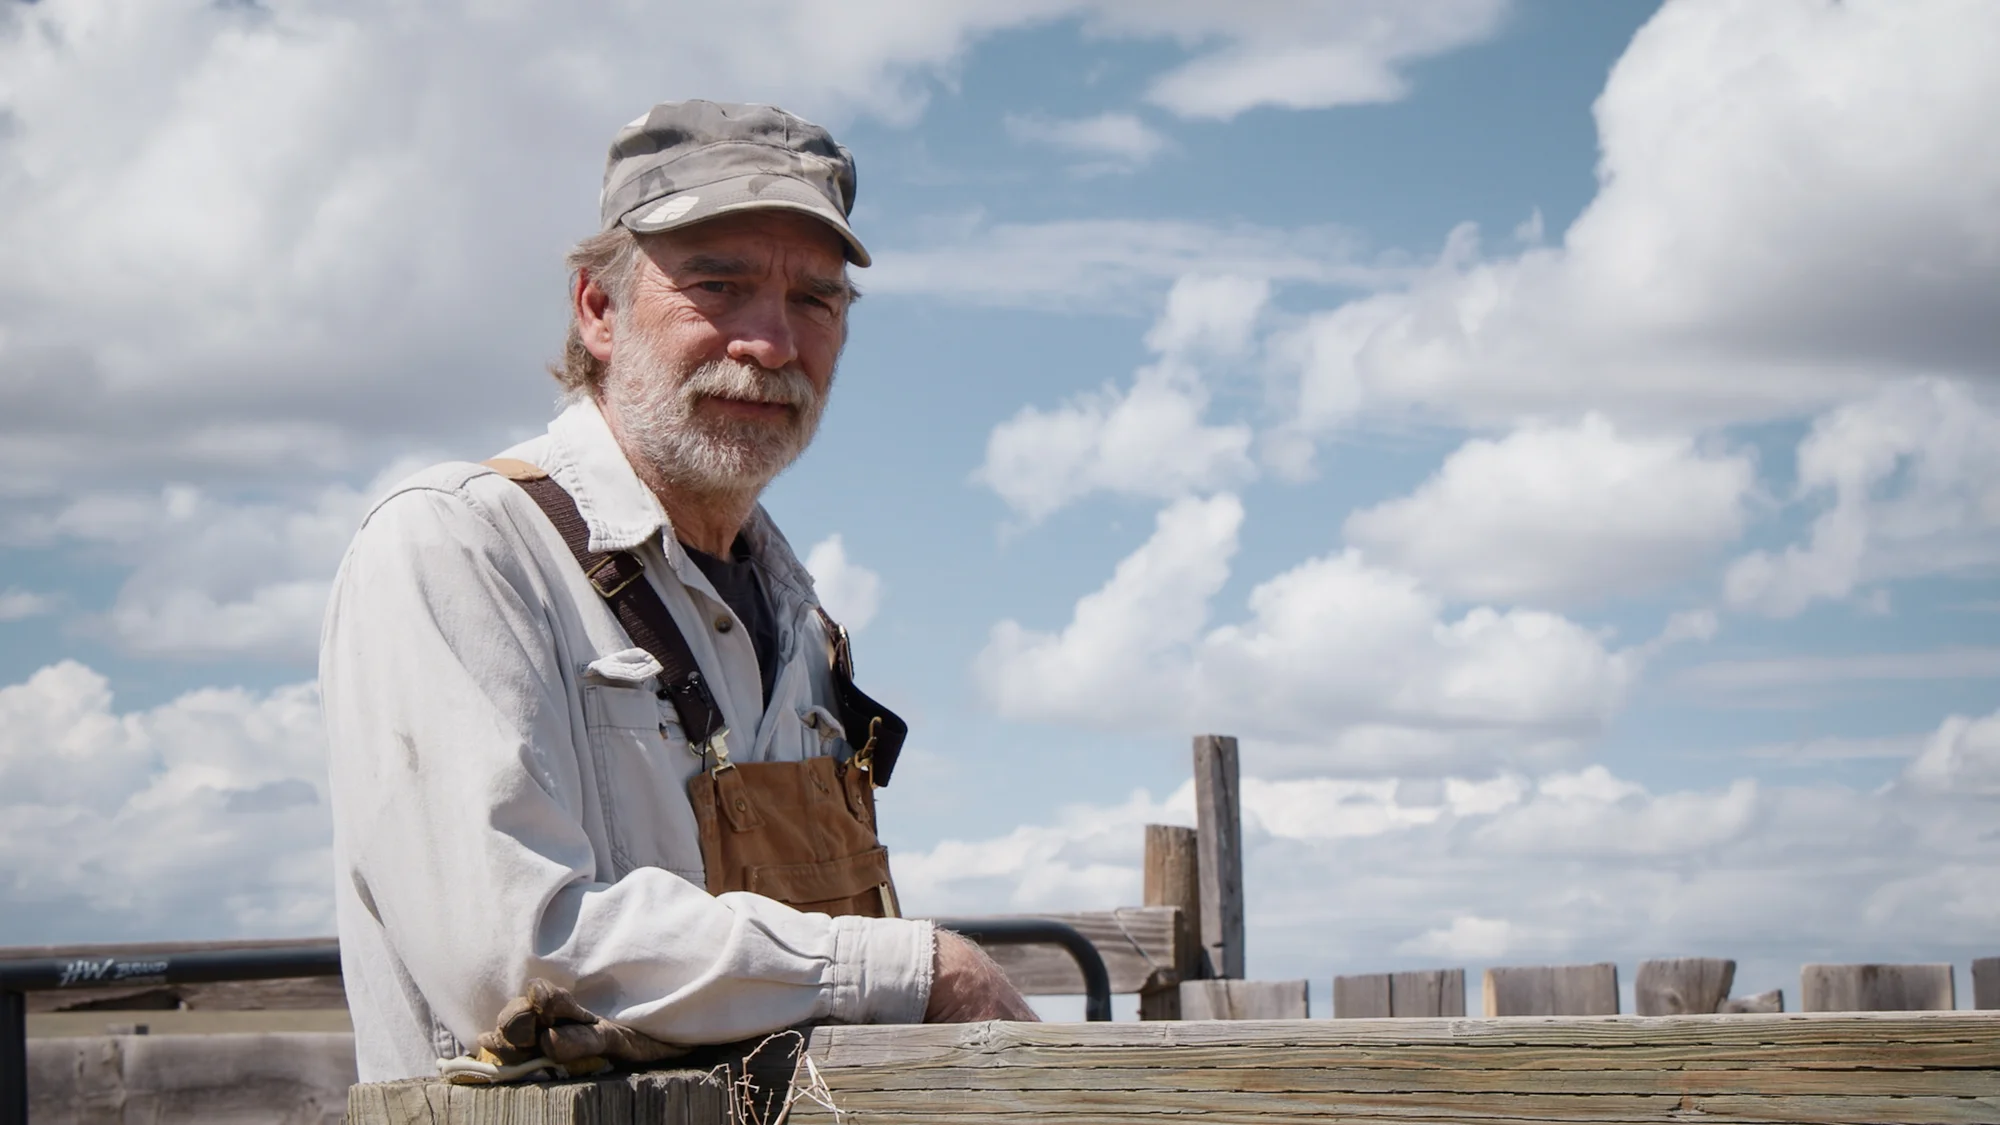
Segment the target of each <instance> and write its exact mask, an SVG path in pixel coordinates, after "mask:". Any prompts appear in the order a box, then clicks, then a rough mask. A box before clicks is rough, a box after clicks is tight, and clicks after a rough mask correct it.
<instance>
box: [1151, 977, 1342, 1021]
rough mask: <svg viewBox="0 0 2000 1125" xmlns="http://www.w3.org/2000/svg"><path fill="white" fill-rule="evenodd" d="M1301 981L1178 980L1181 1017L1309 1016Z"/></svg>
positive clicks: (1302, 1017)
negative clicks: (1179, 982) (1179, 981)
mask: <svg viewBox="0 0 2000 1125" xmlns="http://www.w3.org/2000/svg"><path fill="white" fill-rule="evenodd" d="M1308 991H1309V986H1308V985H1307V982H1305V981H1302V980H1190V981H1183V982H1181V1018H1183V1019H1190V1020H1302V1019H1306V1018H1308V1017H1310V1016H1311V1014H1312V1012H1311V1009H1310V1008H1309V1007H1308V999H1307V993H1308Z"/></svg>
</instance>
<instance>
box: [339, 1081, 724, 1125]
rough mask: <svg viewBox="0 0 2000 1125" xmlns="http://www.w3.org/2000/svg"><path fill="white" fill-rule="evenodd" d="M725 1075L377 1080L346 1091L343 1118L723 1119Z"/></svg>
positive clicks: (517, 1124) (670, 1123)
mask: <svg viewBox="0 0 2000 1125" xmlns="http://www.w3.org/2000/svg"><path fill="white" fill-rule="evenodd" d="M729 1120H730V1117H729V1096H728V1090H727V1089H726V1088H725V1086H724V1084H723V1082H722V1081H721V1080H720V1079H718V1078H716V1077H714V1076H712V1075H711V1074H709V1073H707V1072H703V1071H692V1070H678V1071H647V1072H644V1073H640V1074H621V1075H614V1076H612V1077H609V1078H601V1079H579V1080H576V1081H569V1082H524V1083H520V1084H517V1085H511V1086H453V1085H451V1084H449V1083H446V1082H439V1081H437V1080H435V1079H413V1080H410V1081H407V1082H379V1083H371V1084H369V1085H366V1086H355V1087H353V1088H352V1089H350V1090H349V1091H348V1092H347V1121H346V1125H586V1123H587V1125H639V1123H640V1122H645V1123H646V1125H728V1122H729Z"/></svg>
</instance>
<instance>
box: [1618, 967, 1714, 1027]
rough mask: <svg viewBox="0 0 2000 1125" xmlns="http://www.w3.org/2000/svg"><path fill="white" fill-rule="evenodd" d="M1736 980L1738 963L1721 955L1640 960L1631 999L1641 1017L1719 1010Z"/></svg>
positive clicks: (1682, 1014) (1681, 1014)
mask: <svg viewBox="0 0 2000 1125" xmlns="http://www.w3.org/2000/svg"><path fill="white" fill-rule="evenodd" d="M1735 983H1736V962H1734V961H1729V960H1725V959H1723V958H1720V957H1670V958H1664V959H1661V960H1658V961H1641V962H1639V975H1638V977H1636V978H1635V979H1634V980H1633V982H1632V998H1633V1003H1634V1006H1635V1007H1636V1008H1637V1009H1638V1011H1639V1014H1640V1015H1642V1016H1684V1015H1689V1014H1692V1013H1705V1012H1719V1011H1721V1010H1722V1002H1723V1001H1725V1000H1727V999H1729V990H1730V988H1731V987H1732V986H1734V985H1735Z"/></svg>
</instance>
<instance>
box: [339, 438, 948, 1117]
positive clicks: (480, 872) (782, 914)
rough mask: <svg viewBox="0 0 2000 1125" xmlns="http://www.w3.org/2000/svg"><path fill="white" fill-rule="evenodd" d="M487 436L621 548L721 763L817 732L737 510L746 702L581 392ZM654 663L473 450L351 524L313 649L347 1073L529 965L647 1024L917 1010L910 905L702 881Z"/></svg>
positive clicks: (739, 665)
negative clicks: (671, 644) (774, 668)
mask: <svg viewBox="0 0 2000 1125" xmlns="http://www.w3.org/2000/svg"><path fill="white" fill-rule="evenodd" d="M504 456H507V457H513V458H518V459H520V460H523V461H528V462H531V463H533V464H536V465H539V466H541V467H542V468H544V469H546V470H547V471H548V473H549V475H550V476H552V477H554V478H555V480H556V481H557V483H559V484H561V485H562V486H563V487H564V488H565V489H567V490H568V491H569V494H570V495H571V496H573V497H575V499H576V503H577V508H578V509H579V510H580V511H581V512H582V514H583V518H584V520H585V521H586V522H587V523H588V525H589V527H590V547H591V549H592V550H593V551H613V550H630V551H632V552H634V553H636V554H637V555H638V556H639V557H640V558H641V559H642V560H643V561H644V563H645V568H646V569H645V573H646V578H647V580H648V581H650V582H652V583H653V586H654V588H655V589H657V590H658V591H659V593H660V597H661V599H662V600H663V601H664V602H665V603H666V605H667V608H668V609H669V610H671V611H672V613H673V617H674V621H675V622H676V623H677V624H678V625H679V626H680V628H681V631H682V633H684V634H685V635H686V637H687V640H688V644H689V646H690V647H691V648H692V649H693V650H694V655H695V659H696V661H697V663H698V664H699V665H700V667H701V671H702V674H703V676H704V678H706V679H707V680H708V682H709V686H710V688H711V690H712V691H713V692H714V694H715V697H716V702H717V703H718V705H719V706H720V707H721V709H722V713H723V718H724V721H725V722H726V724H727V726H728V729H729V732H730V733H729V737H728V747H729V753H730V756H731V758H732V759H733V760H735V761H738V762H763V761H794V760H798V759H800V758H804V757H807V756H810V755H816V754H825V753H829V752H832V751H833V750H834V749H835V748H836V740H837V739H839V738H840V737H841V733H840V729H839V726H838V724H837V722H835V721H834V718H833V715H832V713H831V712H830V710H829V709H828V707H829V704H828V701H829V700H830V699H831V692H830V683H829V676H828V654H829V652H830V648H829V645H828V642H827V638H826V635H825V631H824V629H823V628H822V627H821V625H820V624H819V620H818V617H817V615H816V614H815V612H814V607H815V606H816V604H817V602H816V599H815V598H814V595H813V589H812V579H811V577H810V576H809V575H808V574H807V573H806V570H805V568H804V567H803V566H801V565H800V564H799V561H798V559H797V557H796V556H794V555H793V553H792V550H791V547H790V545H789V544H787V543H786V542H785V539H784V537H783V536H782V535H780V534H779V533H778V530H777V528H776V527H774V526H773V525H772V524H771V521H770V518H769V517H768V516H767V515H766V514H765V513H764V511H763V509H762V508H759V509H758V510H757V512H756V513H755V514H754V515H753V516H752V517H751V519H750V521H749V523H748V524H747V525H746V526H745V527H744V536H745V538H746V539H747V540H748V542H749V545H750V548H751V551H752V552H753V554H754V557H755V558H756V560H757V562H758V564H759V567H760V569H761V570H762V572H763V573H764V575H765V576H766V578H767V580H768V591H769V594H770V601H771V608H772V612H773V615H774V617H775V618H776V624H777V628H778V658H779V660H780V662H781V663H780V667H779V670H778V674H777V677H776V683H775V686H774V687H773V689H772V692H771V699H770V701H769V703H768V705H767V706H764V707H763V708H762V709H761V711H760V710H759V707H758V704H759V702H760V701H761V700H762V698H763V684H762V680H761V677H760V676H759V674H758V667H757V656H756V653H755V651H754V650H753V648H752V644H751V638H750V635H749V630H748V629H746V628H745V627H744V625H743V623H742V622H741V621H740V620H738V619H737V618H736V615H735V613H734V612H733V611H732V610H731V609H730V608H729V606H728V605H726V604H724V603H723V601H722V599H721V598H719V597H718V596H717V595H716V593H715V590H714V588H713V587H712V586H711V585H710V584H709V582H708V579H707V577H706V576H704V575H703V574H702V573H701V571H700V570H699V569H698V568H697V567H696V566H695V565H694V563H693V562H692V561H691V560H690V559H689V558H688V556H687V552H686V551H685V550H683V549H682V547H681V545H680V544H679V542H677V541H676V540H675V538H674V535H673V530H672V528H671V526H670V525H669V523H668V521H667V517H666V513H665V511H664V510H663V509H662V508H661V507H660V504H659V502H658V500H657V499H656V498H655V497H654V496H653V494H652V492H651V490H649V489H648V488H647V487H646V486H645V485H644V484H643V483H641V482H640V480H639V478H638V476H637V475H636V474H635V473H634V472H633V471H632V468H631V466H630V464H629V463H627V461H626V460H625V456H624V453H623V452H622V451H621V450H620V449H619V448H618V444H617V442H616V440H615V439H614V438H613V437H612V435H611V431H610V429H609V427H608V426H606V424H605V422H604V419H603V416H602V415H600V414H599V413H598V410H597V407H596V405H595V404H594V403H593V402H591V401H590V400H588V399H583V400H580V401H577V402H575V403H573V404H572V405H570V406H569V407H567V408H566V409H565V410H564V411H563V412H562V414H561V415H559V416H558V417H557V418H556V419H555V420H554V421H553V422H552V423H550V425H549V429H548V433H547V434H545V435H543V436H541V437H538V438H535V439H533V440H531V441H528V442H525V443H523V444H521V445H519V446H516V447H515V448H513V449H510V450H508V451H507V452H506V453H505V454H504ZM659 671H660V666H659V664H658V662H657V661H655V660H654V659H653V657H652V656H650V655H648V654H647V653H646V652H645V651H644V650H643V649H638V648H634V647H633V646H632V642H631V640H630V639H629V638H627V637H626V635H625V633H624V630H623V629H621V628H620V627H619V625H618V622H617V619H616V618H615V617H614V616H613V614H612V613H611V611H610V609H609V608H608V607H607V606H606V605H605V604H604V601H603V599H602V598H600V597H599V596H598V595H597V594H596V593H595V592H594V591H593V590H592V589H591V587H590V585H589V583H588V582H587V581H586V580H585V578H584V575H583V572H582V570H581V569H580V568H579V567H578V566H577V563H576V560H575V556H573V555H572V554H571V553H570V552H569V549H568V548H567V547H565V546H564V544H563V541H562V538H561V537H560V536H559V535H557V533H556V531H555V528H554V527H553V526H551V525H550V523H549V522H548V519H547V518H546V517H545V516H543V514H542V512H541V509H540V508H538V507H536V505H535V502H534V500H533V499H531V498H530V497H529V496H528V495H527V493H525V492H524V491H522V489H521V488H520V486H519V485H517V484H515V483H514V482H513V481H511V480H508V479H507V478H505V477H502V476H500V475H498V474H496V473H494V472H493V471H492V470H490V469H487V468H484V467H483V466H479V465H473V464H466V463H453V464H445V465H438V466H436V467H433V468H430V469H427V470H425V471H423V472H421V473H418V474H417V475H416V476H414V477H411V478H410V479H409V480H407V481H405V482H403V483H402V484H401V485H398V486H397V487H396V488H395V490H394V491H392V492H391V493H390V494H389V495H388V496H387V497H386V498H385V499H383V500H382V501H381V502H380V503H379V504H377V505H376V506H375V509H374V510H373V511H372V512H370V513H369V515H368V517H367V519H366V520H365V521H363V523H362V526H361V529H360V531H359V532H357V533H356V535H355V537H354V543H353V545H352V546H350V547H349V548H348V552H347V557H346V559H345V560H343V562H342V563H341V568H340V574H339V577H338V578H336V579H335V581H334V588H333V596H332V599H331V601H330V603H329V604H328V607H327V617H326V627H325V631H324V633H323V635H322V637H321V647H320V691H321V698H322V701H323V704H324V707H325V711H326V723H327V733H328V744H329V748H330V759H331V773H332V803H333V818H334V841H333V844H334V862H335V865H336V886H335V893H336V906H337V915H338V920H339V927H340V953H341V969H342V972H343V973H344V974H345V977H346V986H347V998H348V1007H349V1010H350V1011H351V1012H352V1014H353V1017H354V1039H355V1051H356V1053H357V1055H358V1056H359V1062H360V1075H361V1080H362V1081H364V1082H379V1081H385V1080H389V1079H396V1078H404V1077H414V1076H417V1075H432V1074H435V1072H436V1071H435V1067H436V1060H437V1059H439V1058H441V1057H450V1056H453V1055H457V1054H460V1053H462V1052H464V1051H465V1050H467V1049H468V1048H469V1047H471V1046H472V1045H473V1044H474V1041H475V1040H476V1039H477V1037H478V1036H479V1034H480V1033H481V1032H483V1031H485V1030H487V1029H489V1028H491V1027H492V1026H493V1023H494V1019H495V1017H496V1016H497V1015H498V1014H499V1012H500V1009H501V1007H502V1006H503V1005H504V1004H506V1003H507V1001H508V1000H510V999H511V998H513V997H515V996H517V995H519V994H520V993H521V991H522V988H523V986H524V984H525V983H526V982H527V981H528V980H529V978H531V977H546V978H547V979H549V980H551V981H553V982H555V983H556V984H559V985H564V986H567V987H569V988H572V989H574V990H575V992H576V996H577V999H578V1000H579V1001H580V1002H581V1003H583V1004H584V1005H585V1006H586V1007H588V1008H590V1009H591V1010H592V1011H595V1012H597V1013H599V1014H600V1015H604V1016H608V1017H611V1018H614V1019H618V1020H622V1021H624V1022H626V1023H629V1024H631V1025H632V1026H634V1027H636V1028H638V1029H639V1030H641V1031H644V1032H646V1033H647V1034H649V1035H652V1036H654V1037H655V1038H658V1039H662V1040H665V1041H667V1042H671V1043H690V1044H692V1043H721V1042H730V1041H733V1040H738V1039H744V1038H748V1037H750V1036H753V1035H757V1034H761V1033H764V1032H768V1031H773V1030H776V1029H778V1028H782V1027H787V1026H790V1025H793V1024H798V1023H801V1022H804V1021H807V1020H819V1019H828V1020H838V1021H842V1022H848V1023H916V1022H920V1021H921V1020H922V1018H923V1012H924V1007H925V1003H926V1001H927V1000H928V998H929V993H930V979H931V970H932V960H931V959H932V955H933V949H934V946H933V942H934V936H933V934H932V930H931V927H930V925H929V924H928V923H925V922H916V921H906V920H900V919H876V918H829V917H827V916H826V915H823V914H804V913H800V912H799V911H796V910H793V909H791V908H790V907H788V906H785V905H783V904H781V903H778V902H775V901H773V900H771V899H767V898H764V897H762V896H759V895H752V894H745V893H731V894H725V895H720V896H712V895H710V894H709V893H708V892H707V890H706V889H705V883H704V879H703V873H702V860H701V849H700V844H699V836H698V834H697V830H696V827H695V819H694V811H693V809H692V807H691V805H690V803H689V800H688V795H687V782H688V779H689V778H691V777H693V776H694V775H695V774H696V772H697V771H698V770H700V769H701V768H702V760H701V758H700V757H698V756H697V755H696V754H695V753H694V752H692V751H691V750H690V749H689V747H688V743H687V739H686V737H685V736H684V735H683V734H682V733H681V729H680V723H679V721H678V718H677V716H676V715H675V713H674V709H673V706H672V704H671V703H669V702H666V701H664V700H661V699H659V698H658V697H657V696H656V694H655V693H656V690H657V688H658V687H659V683H658V679H657V673H658V672H659Z"/></svg>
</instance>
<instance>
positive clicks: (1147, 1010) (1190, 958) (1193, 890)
mask: <svg viewBox="0 0 2000 1125" xmlns="http://www.w3.org/2000/svg"><path fill="white" fill-rule="evenodd" d="M1195 840H1196V835H1195V830H1194V829H1192V828H1181V827H1178V826H1176V825H1171V824H1148V825H1147V826H1146V875H1145V904H1146V905H1147V906H1169V907H1173V908H1174V909H1176V910H1178V911H1180V925H1179V929H1178V933H1177V934H1176V935H1175V942H1176V944H1177V945H1178V947H1179V955H1178V959H1177V960H1176V962H1175V965H1174V968H1175V972H1176V973H1177V974H1178V976H1179V980H1176V981H1172V982H1162V983H1161V984H1160V986H1159V987H1157V988H1149V989H1144V990H1142V991H1141V992H1140V993H1139V1018H1140V1019H1142V1020H1177V1019H1179V1018H1181V994H1180V987H1179V983H1180V981H1181V980H1194V979H1196V978H1198V977H1200V976H1201V962H1202V957H1201V861H1200V858H1199V857H1198V855H1197V852H1196V847H1195Z"/></svg>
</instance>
